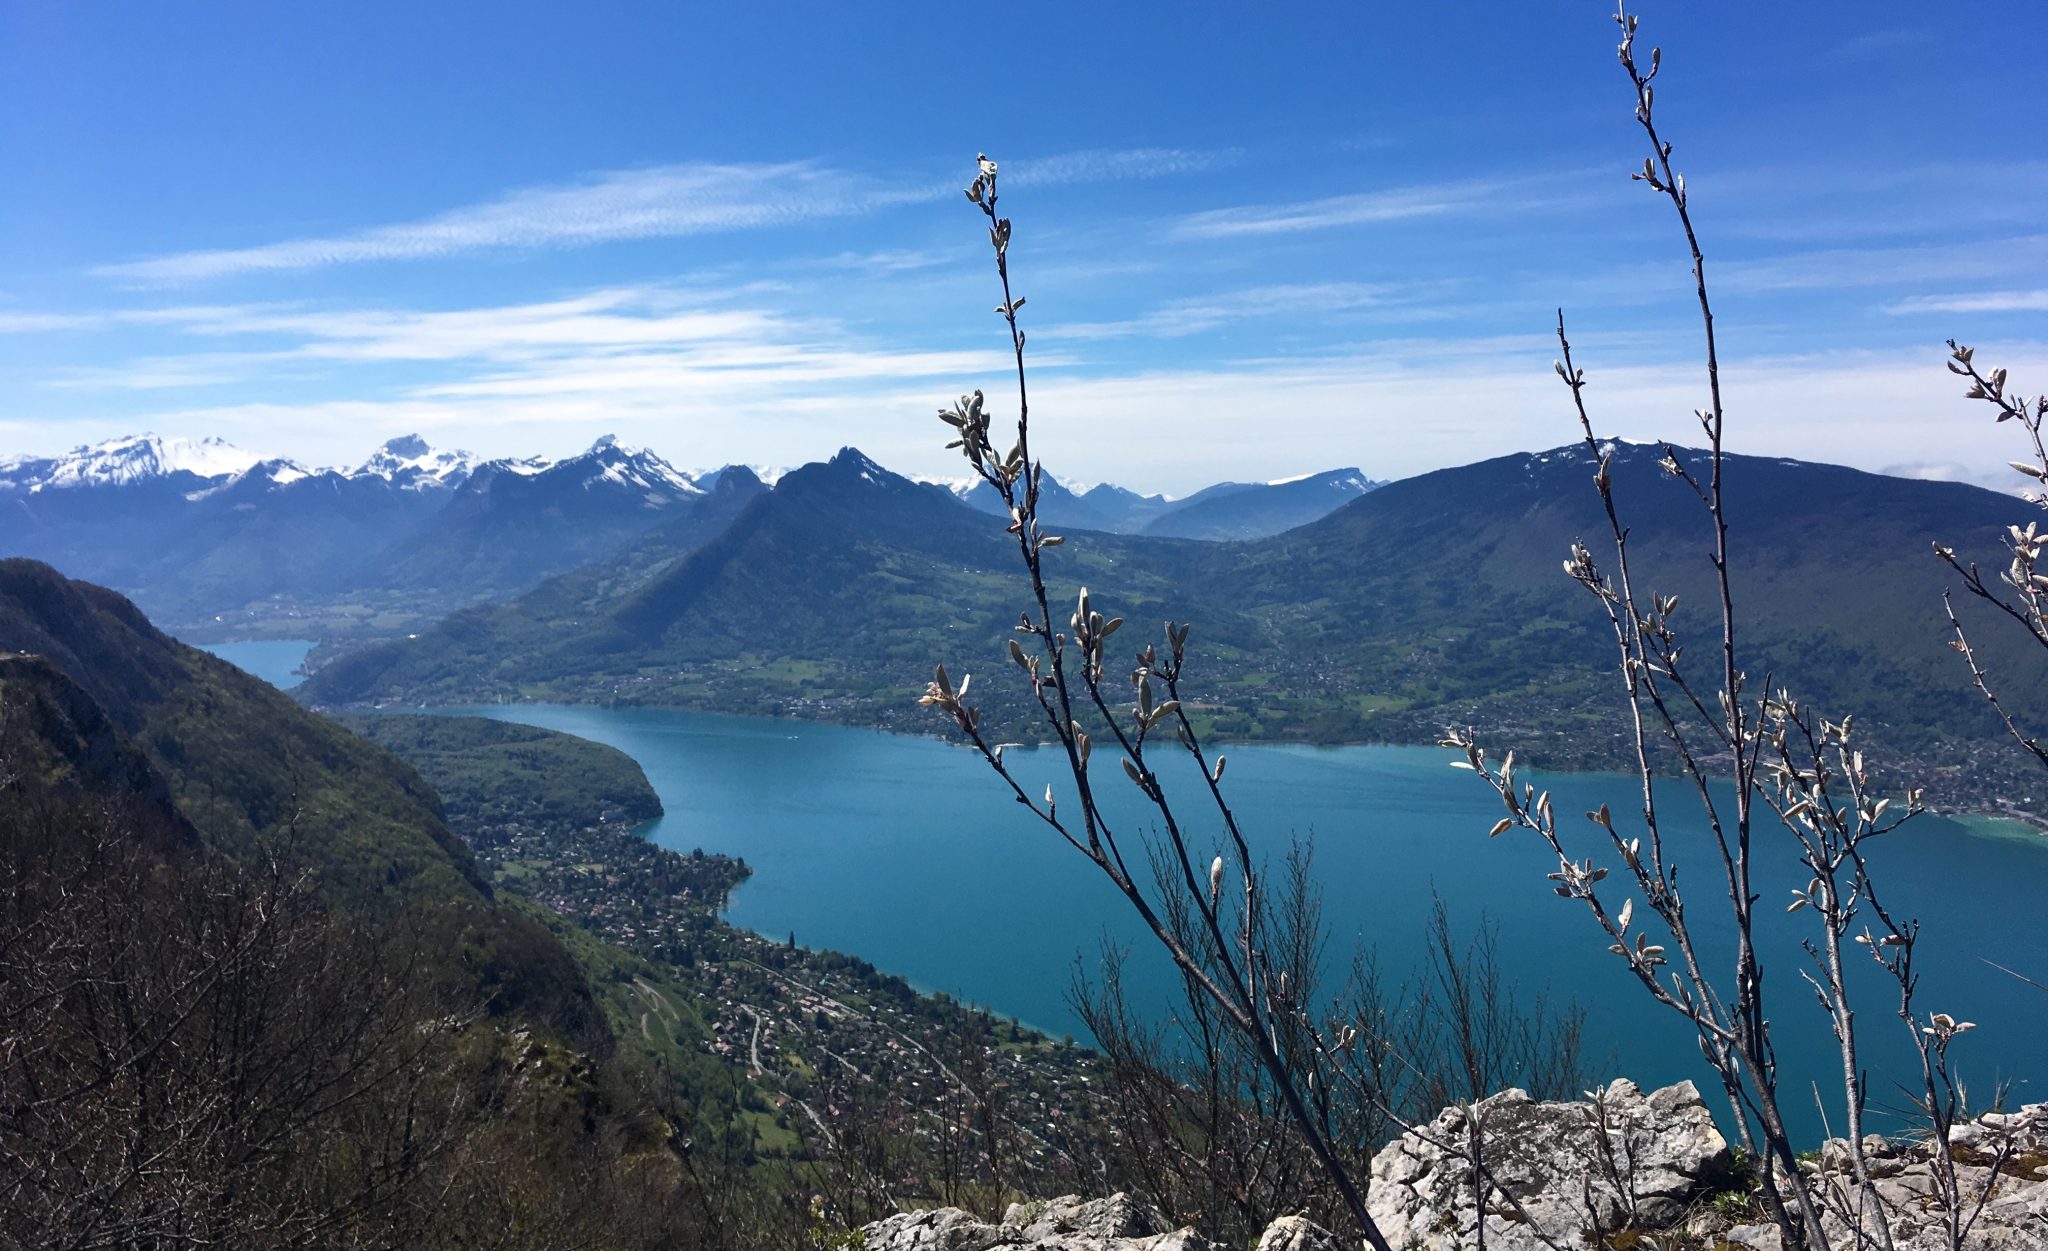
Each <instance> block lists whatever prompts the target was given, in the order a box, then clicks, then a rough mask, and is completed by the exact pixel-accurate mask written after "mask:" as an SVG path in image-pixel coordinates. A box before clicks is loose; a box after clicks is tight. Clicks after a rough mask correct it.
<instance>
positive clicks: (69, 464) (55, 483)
mask: <svg viewBox="0 0 2048 1251" xmlns="http://www.w3.org/2000/svg"><path fill="white" fill-rule="evenodd" d="M258 459H259V458H258V457H257V456H256V455H255V454H254V453H252V452H245V451H243V450H242V449H241V448H238V447H236V446H235V445H234V444H232V443H229V442H227V441H226V440H223V439H212V438H209V439H186V438H172V439H164V438H159V437H157V436H156V435H154V434H136V435H128V436H126V437H124V438H119V439H108V440H106V441H105V442H101V443H92V444H87V445H86V446H83V447H77V448H73V449H72V450H71V451H69V452H66V453H64V454H63V455H61V456H48V457H26V456H24V457H17V458H15V459H14V460H11V461H8V462H6V463H5V464H0V488H8V489H15V490H28V491H42V490H49V489H60V490H61V489H69V488H77V487H96V486H126V485H128V484H130V483H136V482H143V481H147V480H149V479H152V478H165V477H169V476H170V475H172V474H176V473H189V474H192V475H193V476H195V477H199V478H225V477H228V476H230V475H233V474H238V473H242V472H244V471H246V470H248V469H249V468H250V467H251V466H253V465H255V464H256V462H257V460H258Z"/></svg>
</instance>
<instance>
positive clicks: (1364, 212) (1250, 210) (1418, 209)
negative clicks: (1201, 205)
mask: <svg viewBox="0 0 2048 1251" xmlns="http://www.w3.org/2000/svg"><path fill="white" fill-rule="evenodd" d="M1552 181H1555V180H1552V179H1521V180H1508V179H1487V180H1478V179H1475V180H1469V181H1461V182H1444V183H1434V184H1426V185H1421V186H1413V187H1395V188H1391V189H1388V190H1384V191H1366V192H1359V193H1356V194H1352V195H1336V196H1325V197H1323V198H1321V199H1316V200H1298V201H1294V202H1291V203H1283V204H1254V205H1246V206H1243V207H1239V208H1224V209H1208V210H1205V211H1203V212H1199V213H1190V214H1188V215H1187V216H1185V217H1183V218H1181V219H1180V220H1179V221H1178V222H1176V223H1174V224H1173V226H1172V228H1171V231H1170V233H1171V234H1172V235H1173V236H1174V237H1176V238H1183V239H1232V238H1242V237H1245V236H1249V235H1276V234H1295V233H1300V232H1302V231H1309V230H1328V229H1331V228H1333V227H1338V226H1363V225H1372V224H1376V223H1382V222H1395V221H1408V220H1411V219H1414V218H1422V217H1444V216H1449V215H1453V214H1464V213H1476V212H1483V211H1489V210H1493V211H1501V212H1506V211H1509V210H1510V209H1512V210H1514V211H1526V210H1528V209H1530V208H1531V207H1535V206H1537V205H1538V204H1546V203H1554V202H1555V201H1552V200H1538V199H1536V198H1535V196H1534V194H1533V191H1534V189H1535V187H1536V186H1537V185H1538V184H1541V183H1548V182H1552Z"/></svg>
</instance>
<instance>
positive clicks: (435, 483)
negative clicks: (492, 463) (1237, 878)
mask: <svg viewBox="0 0 2048 1251" xmlns="http://www.w3.org/2000/svg"><path fill="white" fill-rule="evenodd" d="M482 463H483V462H482V460H481V459H480V458H478V457H477V456H475V455H473V454H471V453H469V452H464V451H460V450H445V449H441V448H437V447H434V446H433V445H431V444H429V443H428V442H427V441H426V440H425V439H423V438H421V437H420V436H419V435H417V434H402V435H400V436H398V437H397V438H395V439H388V440H386V441H385V443H384V446H382V447H380V448H378V449H377V450H376V451H375V452H374V453H372V454H371V456H370V459H368V460H366V461H364V462H363V463H362V464H361V465H360V466H359V467H358V468H356V469H355V471H354V472H352V473H351V474H350V475H349V476H350V477H352V478H359V477H370V478H382V479H384V480H385V481H386V482H389V483H391V485H393V486H396V487H401V488H404V489H406V490H411V491H429V490H437V489H445V490H453V489H454V488H456V487H458V486H461V485H462V484H463V482H464V481H466V480H467V479H468V478H469V475H470V474H472V473H474V472H476V467H477V466H478V465H480V464H482Z"/></svg>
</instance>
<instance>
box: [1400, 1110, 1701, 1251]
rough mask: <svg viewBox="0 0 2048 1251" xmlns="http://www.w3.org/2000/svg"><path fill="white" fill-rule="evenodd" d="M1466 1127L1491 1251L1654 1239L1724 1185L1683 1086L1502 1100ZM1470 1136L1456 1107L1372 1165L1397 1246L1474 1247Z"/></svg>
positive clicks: (1438, 1250)
mask: <svg viewBox="0 0 2048 1251" xmlns="http://www.w3.org/2000/svg"><path fill="white" fill-rule="evenodd" d="M1472 1116H1473V1117H1475V1118H1476V1119H1477V1122H1478V1128H1479V1143H1480V1156H1481V1158H1482V1159H1483V1160H1484V1161H1485V1164H1486V1168H1487V1171H1488V1172H1489V1173H1490V1174H1491V1183H1490V1185H1488V1186H1487V1187H1486V1188H1487V1189H1488V1191H1489V1194H1488V1200H1487V1210H1486V1218H1485V1219H1486V1245H1487V1246H1488V1247H1489V1248H1495V1249H1497V1251H1544V1249H1545V1248H1547V1246H1548V1245H1549V1244H1547V1243H1546V1242H1545V1241H1544V1240H1543V1238H1542V1237H1541V1236H1539V1234H1538V1232H1537V1231H1538V1230H1540V1231H1542V1233H1543V1234H1547V1235H1548V1236H1549V1238H1550V1239H1551V1240H1552V1241H1553V1242H1555V1243H1556V1244H1557V1245H1560V1246H1575V1245H1580V1244H1581V1243H1582V1242H1583V1241H1584V1237H1585V1235H1586V1234H1588V1233H1590V1232H1592V1231H1593V1230H1595V1229H1599V1230H1605V1231H1615V1230H1619V1229H1622V1228H1634V1229H1655V1228H1661V1227H1663V1226H1666V1225H1669V1224H1671V1223H1673V1222H1675V1221H1676V1220H1677V1219H1678V1218H1679V1217H1680V1216H1681V1215H1682V1214H1683V1213H1684V1211H1685V1209H1686V1207H1687V1206H1688V1205H1689V1204H1690V1203H1691V1202H1692V1201H1693V1200H1694V1199H1695V1198H1697V1197H1699V1196H1700V1195H1702V1194H1704V1193H1706V1192H1708V1191H1710V1190H1712V1189H1714V1188H1715V1187H1717V1186H1718V1185H1720V1184H1721V1183H1722V1182H1723V1181H1725V1180H1726V1179H1727V1178H1728V1176H1729V1169H1730V1165H1731V1158H1730V1155H1729V1151H1728V1143H1727V1140H1726V1139H1724V1138H1722V1137H1721V1132H1720V1131H1719V1130H1718V1129H1716V1128H1715V1127H1714V1117H1713V1114H1712V1113H1711V1112H1709V1111H1708V1110H1707V1106H1706V1103H1705V1102H1704V1101H1702V1100H1701V1098H1700V1093H1699V1091H1698V1089H1697V1088H1695V1087H1694V1086H1693V1084H1692V1083H1691V1082H1680V1083H1679V1084H1678V1085H1676V1086H1667V1087H1665V1088H1664V1089H1662V1090H1659V1091H1656V1092H1654V1093H1651V1094H1647V1095H1646V1094H1644V1093H1643V1092H1642V1091H1640V1090H1638V1089H1637V1088H1636V1086H1635V1083H1633V1082H1630V1081H1626V1080H1623V1081H1617V1082H1615V1083H1614V1084H1612V1085H1610V1086H1608V1087H1607V1088H1606V1089H1605V1090H1603V1091H1600V1092H1597V1098H1595V1099H1593V1100H1591V1101H1586V1102H1574V1103H1540V1102H1538V1101H1536V1100H1534V1099H1531V1098H1530V1097H1529V1096H1528V1095H1527V1094H1525V1093H1523V1092H1522V1091H1520V1090H1507V1091H1503V1092H1501V1093H1500V1094H1497V1095H1493V1096H1490V1097H1489V1098H1486V1099H1482V1100H1480V1101H1479V1102H1478V1103H1476V1104H1474V1105H1473V1107H1472ZM1471 1129H1472V1124H1471V1122H1470V1121H1468V1119H1467V1113H1466V1112H1465V1110H1464V1109H1463V1108H1446V1109H1444V1110H1443V1111H1442V1112H1441V1113H1439V1114H1438V1115H1437V1118H1436V1119H1435V1120H1434V1121H1432V1122H1430V1123H1429V1124H1428V1125H1425V1126H1422V1127H1420V1128H1419V1129H1418V1130H1416V1131H1415V1132H1412V1133H1408V1134H1404V1135H1402V1136H1401V1137H1400V1138H1398V1139H1396V1140H1395V1141H1393V1142H1391V1143H1389V1144H1388V1145H1387V1146H1386V1147H1385V1148H1384V1149H1382V1150H1381V1151H1380V1153H1379V1154H1378V1155H1377V1156H1374V1157H1373V1162H1372V1189H1371V1191H1370V1194H1369V1200H1368V1205H1369V1207H1370V1208H1371V1211H1372V1218H1373V1220H1374V1221H1375V1222H1376V1223H1378V1225H1379V1227H1380V1232H1382V1233H1384V1234H1385V1235H1386V1236H1387V1241H1388V1242H1389V1243H1390V1244H1392V1245H1393V1246H1394V1247H1396V1248H1402V1249H1406V1248H1416V1249H1418V1251H1458V1249H1459V1248H1464V1247H1469V1246H1473V1245H1475V1243H1476V1242H1477V1240H1478V1239H1477V1234H1478V1220H1479V1218H1478V1211H1477V1208H1476V1206H1475V1204H1474V1202H1473V1175H1472V1169H1471V1167H1470V1165H1469V1164H1468V1162H1467V1157H1468V1154H1469V1150H1468V1143H1469V1142H1470V1141H1471ZM1495 1187H1497V1189H1496V1188H1495Z"/></svg>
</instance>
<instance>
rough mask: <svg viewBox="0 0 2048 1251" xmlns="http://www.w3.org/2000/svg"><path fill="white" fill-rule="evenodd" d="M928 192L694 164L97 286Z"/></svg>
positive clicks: (419, 255)
mask: <svg viewBox="0 0 2048 1251" xmlns="http://www.w3.org/2000/svg"><path fill="white" fill-rule="evenodd" d="M935 194H936V188H934V187H930V186H923V187H905V186H890V185H886V184H883V183H880V182H877V181H876V180H873V179H870V178H865V177H862V176H859V175H855V174H851V173H848V172H846V171H843V170H834V169H829V168H826V167H823V166H820V165H817V164H814V163H810V162H785V163H781V164H714V163H710V162H701V161H693V162H688V163H685V164H680V165H662V166H656V167H654V168H651V169H638V170H622V171H615V172H611V173H603V174H597V175H593V176H592V177H590V178H587V179H584V180H582V181H580V182H576V183H571V184H566V185H560V186H550V187H531V188H526V189H523V190H518V191H513V192H510V193H508V194H506V195H504V196H501V197H499V198H498V199H496V200H492V201H489V202H487V203H484V204H477V205H471V206H468V207H465V208H459V209H455V210H453V211H451V212H447V213H442V214H440V215H438V216H435V217H429V218H423V219H421V220H419V221H412V222H401V223H397V224H394V225H388V226H378V227H374V228H371V229H368V230H363V231H358V232H356V233H353V234H345V235H334V236H328V237H323V238H309V239H291V240H286V241H283V242H279V243H269V244H263V245H260V246H257V247H248V248H227V249H219V250H214V251H202V252H178V253H174V254H172V255H169V256H161V257H155V258H151V259H148V260H140V261H127V262H123V263H120V264H115V265H104V266H101V267H99V268H98V269H97V270H95V271H94V272H96V273H98V274H99V275H101V276H102V277H107V278H114V279H117V280H122V281H127V282H135V283H143V284H175V283H187V282H198V281H203V280H206V279H210V278H221V277H226V276H228V275H231V274H246V273H255V272H263V271H277V270H303V269H314V268H319V267H322V266H329V265H341V264H348V263H351V262H361V261H405V260H421V259H426V258H430V257H441V256H451V255H455V254H457V253H462V252H472V251H477V250H480V249H488V248H532V247H544V246H569V247H573V246H581V245H587V244H592V243H601V242H606V241H610V240H618V239H644V238H650V237H654V236H663V235H693V234H702V233H706V232H711V231H724V230H745V229H752V228H758V227H763V226H776V225H788V224H791V223H795V222H801V221H806V220H810V219H814V218H819V217H835V216H845V215H848V214H854V213H865V212H871V211H873V210H875V209H878V208H882V207H884V206H886V205H890V204H900V203H905V202H908V201H913V200H920V199H928V198H930V197H931V196H933V195H935Z"/></svg>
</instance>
